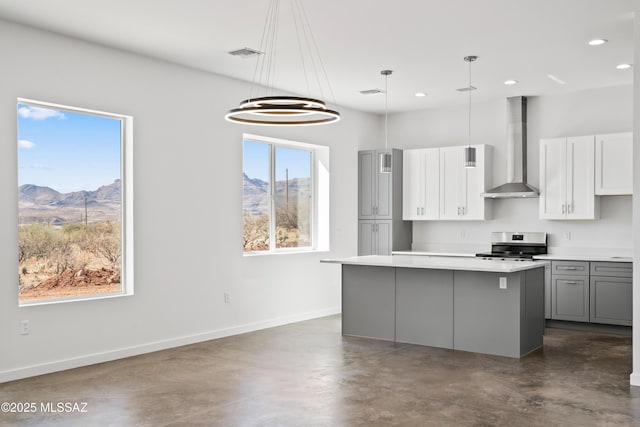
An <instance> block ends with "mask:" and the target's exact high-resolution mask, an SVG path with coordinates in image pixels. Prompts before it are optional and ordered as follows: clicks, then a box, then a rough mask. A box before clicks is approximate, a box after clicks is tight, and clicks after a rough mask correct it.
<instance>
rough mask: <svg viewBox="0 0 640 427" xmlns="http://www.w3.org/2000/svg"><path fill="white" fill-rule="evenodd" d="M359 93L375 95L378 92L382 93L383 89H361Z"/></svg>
mask: <svg viewBox="0 0 640 427" xmlns="http://www.w3.org/2000/svg"><path fill="white" fill-rule="evenodd" d="M360 93H361V94H363V95H377V94H379V93H384V91H383V90H381V89H367V90H361V91H360Z"/></svg>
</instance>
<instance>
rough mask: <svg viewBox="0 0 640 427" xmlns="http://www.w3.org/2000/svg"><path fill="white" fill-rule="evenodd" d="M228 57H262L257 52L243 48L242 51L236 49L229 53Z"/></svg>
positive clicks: (260, 53)
mask: <svg viewBox="0 0 640 427" xmlns="http://www.w3.org/2000/svg"><path fill="white" fill-rule="evenodd" d="M229 55H233V56H239V57H240V58H253V57H254V56H258V55H262V52H260V51H259V50H255V49H251V48H248V47H243V48H242V49H236V50H232V51H231V52H229Z"/></svg>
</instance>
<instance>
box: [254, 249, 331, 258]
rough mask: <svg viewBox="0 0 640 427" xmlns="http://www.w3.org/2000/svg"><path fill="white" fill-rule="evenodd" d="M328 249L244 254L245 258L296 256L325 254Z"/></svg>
mask: <svg viewBox="0 0 640 427" xmlns="http://www.w3.org/2000/svg"><path fill="white" fill-rule="evenodd" d="M328 252H329V250H328V249H300V250H295V251H294V250H290V251H287V250H282V251H264V252H243V253H242V256H243V257H248V258H251V257H261V256H265V255H295V254H324V253H328Z"/></svg>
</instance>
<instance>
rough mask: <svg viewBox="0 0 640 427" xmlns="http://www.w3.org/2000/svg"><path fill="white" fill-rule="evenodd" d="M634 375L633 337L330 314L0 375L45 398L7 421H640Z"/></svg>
mask: <svg viewBox="0 0 640 427" xmlns="http://www.w3.org/2000/svg"><path fill="white" fill-rule="evenodd" d="M630 372H631V338H630V337H625V336H618V335H608V334H601V333H587V332H579V331H568V330H561V329H547V331H546V336H545V340H544V349H543V350H542V351H537V352H535V353H533V354H530V355H529V356H527V357H525V358H522V359H510V358H504V357H497V356H486V355H480V354H474V353H465V352H459V351H453V350H443V349H437V348H430V347H422V346H416V345H408V344H394V343H390V342H383V341H375V340H368V339H363V338H353V337H342V336H341V335H340V317H339V316H331V317H326V318H322V319H316V320H311V321H307V322H301V323H296V324H292V325H287V326H283V327H278V328H273V329H268V330H263V331H258V332H253V333H250V334H245V335H239V336H235V337H229V338H224V339H219V340H214V341H209V342H204V343H200V344H194V345H190V346H185V347H180V348H176V349H171V350H165V351H160V352H157V353H152V354H147V355H143V356H137V357H132V358H128V359H123V360H118V361H115V362H109V363H102V364H99V365H94V366H89V367H85V368H79V369H74V370H70V371H66V372H59V373H54V374H49V375H43V376H40V377H34V378H29V379H25V380H21V381H14V382H11V383H5V384H0V402H35V403H36V406H37V411H36V412H35V413H28V414H11V413H9V414H7V413H0V425H2V426H9V425H11V426H13V425H46V426H74V425H77V426H93V425H114V426H133V425H135V426H145V425H148V426H164V425H212V426H358V425H366V426H377V425H400V426H429V425H433V426H458V425H460V426H463V425H473V426H499V425H506V426H568V425H575V426H593V425H625V426H628V425H640V390H638V389H636V388H632V387H630V386H629V385H628V384H629V374H630ZM639 389H640V388H639ZM41 402H44V403H45V408H44V409H45V410H46V409H47V407H46V404H47V402H50V403H52V405H53V407H54V408H55V407H56V404H57V403H58V402H70V403H72V404H73V403H78V404H80V403H82V402H86V408H84V409H85V410H86V412H81V413H64V412H59V413H53V412H52V411H50V410H49V411H45V413H43V411H42V407H41V406H40V405H41ZM77 409H83V408H82V407H78V408H77Z"/></svg>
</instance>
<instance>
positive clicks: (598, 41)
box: [587, 39, 609, 46]
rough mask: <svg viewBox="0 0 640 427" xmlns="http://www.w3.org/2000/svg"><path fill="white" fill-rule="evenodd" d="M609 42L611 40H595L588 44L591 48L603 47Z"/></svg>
mask: <svg viewBox="0 0 640 427" xmlns="http://www.w3.org/2000/svg"><path fill="white" fill-rule="evenodd" d="M608 41H609V40H607V39H593V40H589V41H588V42H587V44H588V45H589V46H601V45H603V44H605V43H606V42H608Z"/></svg>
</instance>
